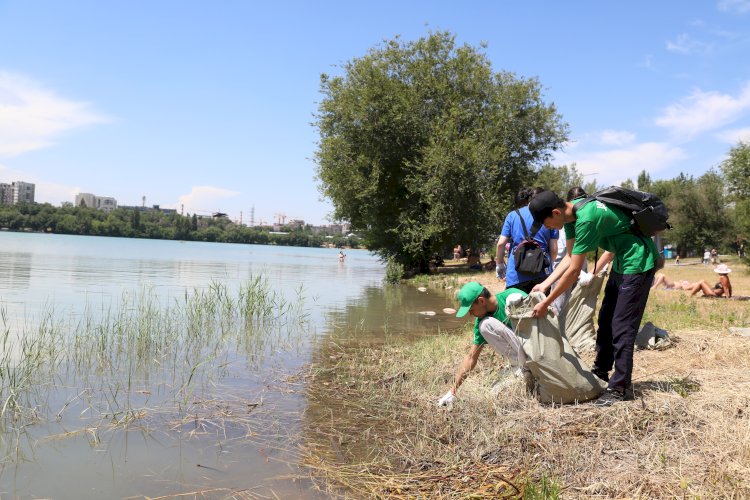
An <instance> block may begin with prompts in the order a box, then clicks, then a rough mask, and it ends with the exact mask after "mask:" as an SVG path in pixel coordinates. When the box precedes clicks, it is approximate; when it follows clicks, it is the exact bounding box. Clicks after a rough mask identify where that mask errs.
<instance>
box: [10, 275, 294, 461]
mask: <svg viewBox="0 0 750 500" xmlns="http://www.w3.org/2000/svg"><path fill="white" fill-rule="evenodd" d="M303 301H304V291H303V290H302V289H299V290H297V295H296V297H293V298H292V299H286V298H284V297H283V296H282V295H281V294H279V293H277V292H276V291H274V290H272V288H271V287H270V285H269V282H268V281H267V279H265V278H264V277H262V276H253V277H251V278H250V279H249V280H248V281H247V282H246V283H244V284H242V285H241V286H240V287H239V288H238V289H237V290H232V289H230V288H228V287H227V286H226V285H225V284H223V283H221V282H214V283H211V284H210V286H208V287H207V288H203V289H194V290H191V291H189V292H185V293H183V294H181V295H180V296H179V297H173V298H171V299H164V298H163V297H161V296H159V295H158V294H157V293H156V291H155V290H154V289H153V288H151V287H144V288H143V289H141V290H138V291H136V292H127V293H124V294H123V295H122V297H121V298H120V301H119V303H117V304H115V305H106V304H88V305H87V307H86V308H85V310H84V311H82V312H81V313H80V315H78V316H76V315H74V314H71V313H70V312H67V313H58V312H57V311H55V309H54V307H53V306H48V307H46V308H45V310H44V311H42V312H41V313H39V314H37V315H36V316H35V317H24V318H20V319H18V318H16V319H14V318H10V317H9V314H8V312H7V308H5V307H2V306H1V305H0V335H1V338H2V343H3V350H2V354H0V438H1V439H0V447H2V454H3V456H4V457H5V460H6V461H7V460H11V461H13V460H15V458H14V454H13V453H10V452H9V450H10V449H12V448H19V447H20V448H25V449H26V450H27V451H28V449H29V448H28V446H27V445H23V446H22V445H21V444H20V443H22V441H23V439H22V433H23V429H24V428H25V426H27V425H28V424H30V423H33V422H34V421H37V420H39V419H41V420H42V421H48V422H49V421H56V420H57V421H61V420H66V421H68V423H69V424H70V425H76V422H81V423H80V425H82V426H84V427H85V428H87V429H98V428H99V427H100V426H102V425H104V426H106V427H108V428H127V427H128V426H132V425H139V424H140V423H141V422H144V421H151V422H152V423H153V422H154V421H159V420H163V421H165V422H166V420H167V419H168V418H172V417H174V416H175V415H177V416H179V415H180V414H184V412H185V410H186V409H187V408H189V409H190V410H191V411H192V412H194V410H195V407H194V405H193V404H192V401H193V399H194V398H196V397H197V398H205V394H212V393H215V391H216V390H218V389H217V387H218V386H219V385H220V382H221V379H222V377H223V376H224V375H225V374H226V370H227V367H228V366H229V365H231V364H232V363H243V364H247V365H248V366H249V367H253V366H257V365H259V364H260V363H263V361H264V358H265V356H266V355H267V354H268V352H269V349H268V346H269V345H273V346H275V347H276V348H283V346H292V347H293V346H299V345H301V344H303V343H305V342H307V341H308V338H307V336H306V334H307V332H308V331H309V326H308V321H307V315H306V313H305V312H304V303H303ZM18 325H21V326H18ZM221 397H222V398H225V399H230V398H231V397H232V396H231V394H228V393H227V394H222V395H221ZM73 408H76V409H77V411H78V412H79V415H80V416H79V417H75V416H74V414H73V413H71V409H73ZM238 414H240V413H239V412H238ZM84 422H85V424H84ZM237 422H242V419H241V418H240V419H238V420H237ZM71 435H76V434H75V433H73V434H71ZM87 435H89V436H91V438H92V439H94V440H96V439H98V437H97V436H98V433H97V432H96V431H92V432H91V433H88V434H87ZM20 448H19V449H20ZM15 456H18V454H16V455H15Z"/></svg>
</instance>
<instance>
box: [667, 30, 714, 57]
mask: <svg viewBox="0 0 750 500" xmlns="http://www.w3.org/2000/svg"><path fill="white" fill-rule="evenodd" d="M713 49H714V46H713V44H711V43H706V42H701V41H700V40H696V39H694V38H691V37H690V35H688V34H687V33H682V34H681V35H678V36H677V38H676V39H675V40H674V41H667V50H668V51H670V52H676V53H677V54H684V55H692V54H708V53H710V52H711V51H713Z"/></svg>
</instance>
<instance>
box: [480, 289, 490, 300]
mask: <svg viewBox="0 0 750 500" xmlns="http://www.w3.org/2000/svg"><path fill="white" fill-rule="evenodd" d="M490 295H491V294H490V291H489V290H487V287H483V288H482V293H480V294H479V296H478V297H477V299H478V298H479V297H484V298H485V299H489V298H490Z"/></svg>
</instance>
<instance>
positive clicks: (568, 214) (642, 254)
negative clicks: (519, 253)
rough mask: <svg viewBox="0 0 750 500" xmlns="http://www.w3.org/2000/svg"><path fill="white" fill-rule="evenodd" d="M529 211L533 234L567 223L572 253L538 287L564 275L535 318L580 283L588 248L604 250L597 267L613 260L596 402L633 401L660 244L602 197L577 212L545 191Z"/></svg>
mask: <svg viewBox="0 0 750 500" xmlns="http://www.w3.org/2000/svg"><path fill="white" fill-rule="evenodd" d="M529 210H530V211H531V213H532V215H533V216H534V226H533V229H532V233H533V232H534V230H535V229H538V228H540V227H541V226H542V225H544V226H545V227H548V228H554V229H561V228H562V227H563V226H564V227H565V234H566V236H567V245H566V252H567V255H566V256H565V257H564V258H563V260H562V261H561V262H560V264H559V265H558V266H557V268H555V271H554V272H553V273H552V274H551V275H550V276H549V277H548V278H547V279H546V280H545V281H544V282H543V283H541V284H540V285H538V288H535V290H537V289H543V288H542V287H543V286H546V287H549V286H550V285H551V284H552V283H554V282H555V281H557V280H558V279H559V281H557V286H555V288H554V289H553V290H552V291H551V292H550V294H549V296H548V297H547V298H546V299H545V300H544V301H542V302H540V303H539V304H537V305H536V307H535V308H534V312H533V314H534V316H543V315H545V314H546V313H547V308H548V307H549V305H550V304H552V302H553V301H554V300H555V299H556V298H557V297H558V296H559V295H560V294H562V293H563V292H564V291H565V290H567V289H568V288H570V287H571V285H573V283H575V281H576V279H577V278H578V275H579V273H580V272H581V267H582V266H583V263H584V262H585V260H586V254H587V253H588V252H591V251H595V250H597V249H598V248H603V249H604V250H605V253H604V254H603V255H602V258H600V259H599V261H598V262H597V266H596V267H598V268H601V266H602V265H603V264H604V263H607V262H611V261H612V260H614V263H613V266H612V272H611V273H610V275H609V280H608V281H607V285H606V286H605V288H604V299H603V301H602V306H601V309H600V311H599V329H598V331H597V336H596V360H595V361H594V366H593V368H592V370H591V371H592V372H593V373H595V374H596V375H597V376H598V377H599V378H601V379H603V380H607V381H608V384H609V385H608V388H607V391H606V392H604V393H603V394H602V395H601V396H600V398H599V399H598V400H597V401H596V403H594V404H596V405H597V406H611V405H612V404H614V403H616V402H618V401H623V400H626V399H632V397H633V395H632V375H633V350H634V344H635V337H636V335H637V333H638V328H639V326H640V324H641V319H642V318H643V311H644V310H645V309H646V301H647V300H648V293H649V291H650V290H651V283H652V281H653V278H654V273H655V272H656V267H657V262H658V261H659V253H658V252H657V250H656V245H654V242H653V241H652V240H651V238H649V237H647V236H643V235H640V234H637V233H636V232H634V231H633V230H632V226H631V223H630V217H628V215H627V214H625V213H624V212H622V211H621V210H620V209H618V208H616V207H614V206H610V205H608V204H606V203H602V202H600V201H597V200H591V201H589V202H587V203H585V204H584V205H583V206H581V207H580V208H579V209H578V210H576V209H575V208H574V204H573V203H571V202H566V201H564V200H562V199H561V198H560V197H559V196H557V195H556V194H555V193H553V192H551V191H543V192H541V193H539V194H537V195H536V197H534V199H533V200H532V201H531V203H530V204H529ZM596 271H597V270H596V269H595V270H594V273H596ZM613 366H614V372H613V374H612V377H611V378H610V377H609V371H610V370H612V368H613Z"/></svg>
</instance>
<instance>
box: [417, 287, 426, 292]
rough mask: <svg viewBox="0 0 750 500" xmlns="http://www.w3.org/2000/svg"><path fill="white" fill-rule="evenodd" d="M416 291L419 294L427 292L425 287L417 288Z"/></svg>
mask: <svg viewBox="0 0 750 500" xmlns="http://www.w3.org/2000/svg"><path fill="white" fill-rule="evenodd" d="M417 290H419V291H420V292H426V291H427V287H426V286H420V287H419V288H417Z"/></svg>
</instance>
